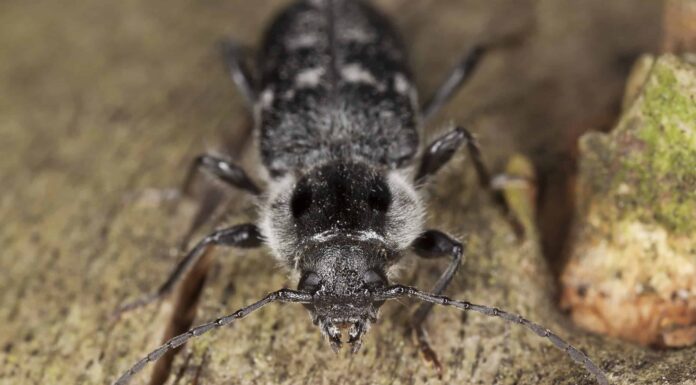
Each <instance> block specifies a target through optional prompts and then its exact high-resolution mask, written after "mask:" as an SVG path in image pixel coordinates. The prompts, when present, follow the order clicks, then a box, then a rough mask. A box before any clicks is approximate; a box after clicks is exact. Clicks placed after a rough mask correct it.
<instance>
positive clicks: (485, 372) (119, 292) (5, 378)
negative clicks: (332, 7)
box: [0, 0, 696, 385]
mask: <svg viewBox="0 0 696 385" xmlns="http://www.w3.org/2000/svg"><path fill="white" fill-rule="evenodd" d="M284 3H286V2H285V1H265V2H263V4H262V5H260V4H259V3H258V2H248V1H241V0H240V1H232V0H230V1H222V2H216V1H207V2H183V1H167V2H161V1H147V2H145V1H136V0H124V1H119V2H79V1H61V2H48V1H39V2H24V1H19V0H8V1H3V2H2V4H0V53H1V54H2V57H3V60H2V61H0V89H2V90H3V91H4V92H2V93H0V154H1V157H0V180H1V181H2V182H1V183H2V193H1V194H2V195H1V196H0V218H1V219H2V225H1V226H0V245H2V247H3V251H2V252H1V253H0V266H1V267H2V269H0V293H2V294H0V295H1V296H0V304H1V305H0V320H2V327H0V384H3V385H4V384H13V385H14V384H71V385H72V384H105V383H108V382H109V381H111V380H113V379H114V378H115V377H116V376H118V375H119V374H120V372H122V371H123V370H125V369H126V368H127V367H129V366H130V365H131V364H133V363H134V362H135V361H136V360H137V359H138V358H140V357H141V356H142V355H143V354H145V353H147V352H148V351H150V350H151V349H152V348H153V347H155V346H157V345H158V343H159V342H160V341H161V339H162V336H163V334H164V333H165V329H166V328H167V327H168V321H169V319H170V314H169V313H170V312H171V309H172V304H171V302H166V303H164V304H163V305H162V306H161V307H157V306H151V307H148V308H146V309H142V310H140V311H137V312H135V313H133V314H129V315H127V316H125V317H124V318H123V319H122V320H121V321H120V322H118V323H112V322H110V321H109V316H110V314H111V312H112V310H113V309H114V308H115V307H116V306H117V305H118V304H120V303H122V302H123V301H125V300H127V299H132V298H135V297H137V296H138V295H139V294H141V293H143V292H145V291H148V290H151V289H153V288H154V287H156V286H157V285H158V284H159V283H160V282H161V280H162V279H163V278H164V277H165V275H166V274H167V273H168V271H169V270H170V269H171V267H172V264H173V262H174V260H175V254H174V253H172V252H171V251H170V250H172V248H173V247H174V246H176V245H178V244H179V241H180V239H181V236H182V234H183V233H185V231H186V228H187V226H188V224H189V222H190V220H191V217H192V216H193V211H194V205H193V202H192V201H182V202H180V204H179V206H178V207H175V208H172V207H171V205H170V203H171V202H170V203H167V202H161V199H160V198H161V194H158V193H157V192H156V191H154V190H151V189H153V188H158V189H161V188H171V187H174V186H176V185H177V184H178V183H179V182H180V181H181V178H182V177H183V175H184V170H185V167H186V166H187V162H188V161H189V160H190V159H192V158H193V156H194V155H195V154H197V153H198V152H200V151H201V150H202V149H206V148H207V146H208V147H209V146H210V144H211V143H212V144H213V145H214V144H215V143H218V142H221V143H226V140H227V138H233V139H237V140H236V143H237V145H240V143H242V141H240V140H239V139H238V138H239V137H240V136H242V133H243V132H245V131H244V129H245V128H246V123H247V122H246V121H245V119H243V118H242V117H243V116H245V111H244V109H243V103H242V100H241V98H240V97H239V96H238V95H237V94H235V93H234V91H233V90H232V88H231V87H230V86H229V82H228V81H227V79H226V77H225V74H224V71H223V70H222V69H221V65H220V64H219V60H218V57H217V56H216V53H215V51H214V49H213V45H214V42H215V41H216V40H218V39H219V38H221V37H223V36H225V35H232V36H235V37H237V38H239V39H240V40H241V41H242V42H246V43H249V44H254V42H255V41H257V39H258V36H259V33H260V31H261V27H262V26H263V25H264V23H265V22H266V21H267V20H268V19H269V17H270V15H271V13H272V12H273V11H274V10H276V9H277V8H278V6H280V5H281V4H284ZM414 3H415V2H413V1H410V0H409V1H406V0H384V1H380V2H379V4H380V6H382V7H383V8H384V9H385V10H386V11H387V12H388V13H389V14H391V15H393V16H394V17H395V20H396V22H397V24H399V27H400V28H401V29H402V30H404V31H405V32H404V35H405V37H406V41H407V42H409V43H410V44H411V45H412V46H413V50H414V52H413V62H414V65H415V72H416V74H417V76H418V77H419V79H420V83H421V85H422V86H423V88H424V89H426V90H432V89H433V88H434V87H435V85H436V83H437V81H438V80H439V79H440V78H441V77H442V76H443V74H444V71H445V70H446V69H447V68H448V67H449V66H450V65H451V64H452V63H454V62H455V61H456V57H457V56H458V53H459V52H460V50H462V49H463V48H465V47H466V46H467V45H468V44H470V43H471V42H473V41H474V40H480V39H489V38H490V39H492V38H495V37H496V36H501V35H506V34H517V33H520V32H521V31H530V30H531V31H532V32H531V33H530V35H529V38H528V39H529V40H527V41H525V42H523V43H522V45H521V46H519V47H512V48H508V49H506V50H503V51H500V52H495V53H494V54H492V55H491V56H489V57H487V58H486V59H485V60H484V62H483V65H482V69H481V71H480V74H479V75H478V76H477V78H476V79H474V80H473V81H472V83H471V84H470V85H469V86H468V87H467V90H466V91H465V92H463V93H462V94H461V95H460V96H458V97H457V98H456V99H455V101H454V103H453V104H452V106H450V107H449V108H448V109H446V110H445V111H444V112H443V114H442V117H443V118H444V117H447V118H452V119H456V120H457V121H461V122H467V121H472V122H473V123H474V131H475V132H478V133H479V134H481V141H482V144H483V147H484V149H485V156H486V159H487V161H488V162H489V163H491V164H494V165H496V166H497V168H501V167H502V165H503V164H504V163H505V159H506V158H507V156H505V155H504V154H509V153H511V152H512V150H513V149H518V150H521V151H524V152H527V153H532V155H533V158H534V161H535V163H537V164H540V162H542V163H543V162H546V163H544V165H547V166H548V165H552V164H553V163H554V162H555V159H554V158H553V157H548V159H547V157H545V156H542V155H540V149H549V151H550V152H551V153H552V154H557V153H560V152H562V151H563V150H564V149H565V144H566V142H567V138H569V137H574V136H573V135H571V134H568V133H567V128H568V127H575V125H576V124H578V125H583V126H586V124H581V123H583V122H585V123H586V122H587V121H589V120H591V119H590V117H588V114H589V115H593V116H594V115H602V114H604V113H605V112H606V110H607V109H609V107H610V106H611V105H612V103H614V101H615V100H618V95H620V92H621V87H622V82H623V80H622V73H621V72H620V71H616V69H615V66H616V61H615V59H616V53H617V52H621V53H624V52H627V51H631V50H636V51H644V50H649V49H650V47H653V46H656V42H654V41H653V39H654V38H653V36H656V35H657V33H656V32H657V30H658V28H659V27H658V26H657V24H656V21H655V20H657V19H658V18H659V17H658V16H655V15H659V12H657V10H659V8H660V4H658V2H644V3H643V2H641V4H640V5H639V4H636V2H635V1H633V0H630V1H628V0H622V1H618V0H617V1H613V2H612V6H610V7H607V6H606V4H605V3H606V2H605V1H603V0H592V1H586V2H582V4H579V3H577V2H574V1H570V0H566V1H557V0H554V1H541V0H540V1H529V2H524V3H520V4H519V5H516V7H515V8H511V7H510V3H509V2H508V1H502V0H496V1H489V2H486V3H485V5H483V4H484V3H482V2H477V1H473V0H471V1H470V0H467V1H461V0H451V1H444V0H438V1H437V2H435V1H420V2H417V3H416V4H414ZM629 11H630V14H632V15H634V17H633V18H630V19H628V18H626V17H625V16H624V15H625V14H626V13H627V12H629ZM571 16H572V17H571ZM535 20H536V23H537V24H534V21H535ZM588 23H589V25H590V26H592V27H590V28H588ZM532 27H533V28H532ZM482 31H485V33H483V32H482ZM618 32H621V33H625V34H626V36H630V37H631V39H629V40H630V41H623V40H611V39H606V36H615V35H616V34H617V33H618ZM600 46H601V47H602V49H600V48H599V47H600ZM578 63H582V64H581V65H579V64H578ZM564 90H573V91H574V92H570V93H569V92H568V91H564ZM577 100H583V103H577ZM585 119H588V120H585ZM434 127H435V126H434ZM559 138H561V139H559ZM233 141H234V140H233ZM558 143H561V144H558ZM247 147H248V146H247ZM462 164H465V163H464V162H459V163H457V165H455V166H453V167H452V168H450V169H448V170H447V172H445V173H443V174H442V175H441V176H439V177H438V178H437V180H438V182H439V183H440V184H441V186H442V187H441V188H438V189H434V190H433V194H432V199H431V203H430V210H431V212H433V213H434V215H433V217H432V219H431V224H432V225H433V226H437V227H438V228H442V229H444V230H446V231H448V232H451V233H452V234H454V235H457V236H460V237H462V238H466V239H468V251H467V257H466V259H467V260H466V264H465V266H464V269H462V273H461V274H459V276H458V278H457V280H456V282H455V284H454V286H453V287H452V289H451V290H449V294H451V295H452V296H454V297H457V298H467V299H469V300H471V301H476V302H480V303H486V304H492V305H497V306H500V307H505V308H508V309H510V310H513V311H517V312H520V313H523V314H525V315H526V316H528V317H530V318H531V319H534V320H537V321H540V322H542V323H544V324H547V325H548V326H549V327H551V328H553V329H555V330H557V331H558V332H559V334H561V335H562V336H564V337H566V338H568V339H569V340H570V341H571V342H573V343H575V344H577V346H579V347H581V348H583V349H585V350H586V351H587V353H588V354H589V355H590V356H591V357H592V358H593V359H595V360H596V361H597V362H598V363H600V364H601V366H602V367H604V368H605V369H606V370H607V371H608V372H609V373H610V378H611V379H612V380H614V382H615V383H617V384H654V383H669V384H688V383H693V380H692V379H693V378H694V377H696V375H695V374H694V371H693V369H692V367H691V363H692V361H693V360H692V357H693V355H694V350H693V349H692V350H690V351H684V350H683V351H674V352H654V351H649V350H644V349H641V348H636V347H632V346H629V345H625V344H623V343H620V342H616V341H611V340H604V339H602V338H599V337H591V336H587V335H585V334H583V333H582V332H579V331H578V330H577V329H576V328H573V327H572V326H571V325H570V324H569V323H568V321H567V320H566V319H564V318H563V317H562V316H561V315H560V314H559V313H558V311H557V310H556V309H555V307H554V306H553V301H552V298H553V290H552V284H551V282H552V280H551V278H550V275H549V274H548V273H547V269H546V267H545V261H544V259H543V258H542V256H541V253H540V251H539V247H538V245H537V242H536V240H535V238H534V237H533V236H532V237H531V238H529V239H528V240H527V241H525V242H524V243H522V244H518V243H517V241H516V240H515V239H514V237H513V236H512V234H511V232H510V231H509V229H508V227H507V224H506V223H505V221H503V220H502V218H501V217H500V215H499V214H498V212H497V211H496V210H495V209H494V208H492V207H491V206H490V204H489V201H488V200H487V198H486V197H485V196H484V195H482V194H478V193H474V191H475V189H473V188H472V186H473V185H474V179H473V177H472V175H471V173H462V170H464V169H466V170H468V168H464V167H465V166H462ZM467 172H468V171H467ZM462 175H466V177H462ZM234 200H235V202H234V204H233V206H234V207H233V208H238V209H239V210H237V212H241V213H242V214H235V215H233V216H232V217H230V218H229V221H230V222H233V223H234V222H240V221H242V220H246V219H248V218H251V217H253V211H252V208H253V205H252V202H250V201H248V200H244V199H241V198H238V197H237V196H235V199H234ZM212 257H213V259H212V269H211V271H210V273H209V274H208V281H209V282H208V285H207V286H206V288H205V290H204V292H203V294H202V300H201V303H200V306H199V310H198V314H197V315H196V317H195V319H196V321H195V323H200V322H203V321H205V320H207V319H209V318H212V317H214V316H217V315H220V314H223V313H225V312H229V311H231V310H233V309H236V308H238V307H239V306H241V305H242V304H246V303H249V302H250V301H252V300H255V299H257V298H260V297H261V296H262V295H263V294H264V293H266V292H268V291H270V290H273V289H275V288H278V287H281V286H283V285H285V284H287V282H286V279H285V278H284V276H283V274H282V272H280V271H278V269H276V266H275V262H273V261H272V260H271V259H270V258H269V257H268V255H267V253H265V252H263V251H261V252H244V253H242V252H239V251H231V252H216V253H215V254H214V255H212ZM442 267H443V266H442V263H441V262H438V261H436V262H429V263H423V264H420V265H419V268H418V273H416V272H415V268H412V269H411V270H409V271H406V272H405V273H404V275H403V280H404V281H405V282H414V283H418V284H419V285H421V286H427V285H428V284H430V283H432V282H434V278H435V277H436V276H437V272H438V271H439V269H441V268H442ZM305 313H306V312H305V310H304V309H302V308H301V307H300V306H289V305H288V306H272V307H269V308H268V309H265V310H263V311H261V312H259V313H258V314H255V315H254V316H252V317H250V318H249V319H246V320H244V321H242V322H240V323H239V324H238V325H236V326H234V327H231V328H228V329H225V330H221V331H219V332H217V333H215V334H212V335H210V336H206V337H203V338H201V339H200V340H198V341H195V342H194V343H192V344H189V345H187V346H185V347H184V348H183V350H182V352H181V353H180V354H179V355H178V356H177V357H176V359H175V361H174V363H173V366H172V369H171V373H172V374H173V375H172V376H170V379H169V383H170V384H172V383H177V384H184V383H196V382H195V381H194V379H198V380H197V381H198V382H197V383H210V384H216V383H278V384H280V383H284V384H285V383H287V384H295V383H327V384H328V383H346V384H350V383H355V384H362V383H366V382H368V383H382V384H387V383H394V384H400V383H438V382H439V381H438V380H437V379H436V378H435V377H434V374H433V371H432V370H431V369H429V368H427V367H426V366H424V365H423V364H422V363H421V361H420V359H419V358H418V357H417V354H416V349H415V348H414V346H413V344H411V343H410V341H409V338H408V337H405V336H404V330H405V319H406V316H407V314H408V309H407V308H406V307H404V306H401V305H399V304H398V303H393V304H389V305H387V306H386V307H385V309H384V311H383V315H382V317H383V318H382V322H380V323H379V324H378V325H376V326H375V327H374V328H373V329H372V330H371V332H370V334H369V335H368V336H367V338H366V340H365V347H364V350H363V351H362V352H361V353H360V354H359V355H357V356H353V357H343V355H339V356H335V355H334V354H333V353H332V352H331V351H330V349H329V348H328V346H327V345H326V343H325V342H324V341H323V340H321V338H320V337H319V334H318V331H317V330H316V329H315V328H314V327H313V326H312V325H311V322H310V321H309V319H308V317H307V315H306V314H305ZM429 325H430V330H431V338H432V340H433V342H434V343H435V345H436V347H437V350H438V352H439V353H440V357H441V358H442V360H443V362H444V363H445V364H446V366H447V371H446V373H445V375H444V380H443V383H486V384H487V383H493V382H494V381H495V383H499V384H513V383H520V384H527V383H539V384H552V383H553V384H590V383H592V381H591V380H590V379H589V378H588V377H587V376H586V374H585V372H584V371H583V370H582V369H581V368H579V367H577V366H576V365H574V364H572V363H571V362H570V360H569V359H568V358H566V357H565V356H564V354H563V353H562V352H558V351H556V350H555V349H554V348H552V347H551V346H550V344H549V343H548V342H546V341H543V340H541V339H539V338H537V337H535V336H533V335H531V334H530V333H527V332H525V331H523V330H521V329H519V328H517V327H514V326H510V327H508V326H505V325H504V324H503V323H501V322H496V321H494V320H488V319H485V318H484V317H482V316H478V315H471V316H467V317H464V316H462V315H461V314H460V313H458V312H457V311H455V310H452V309H444V308H443V309H437V310H436V311H435V313H434V314H433V317H432V319H430V320H429ZM201 363H203V364H202V365H201ZM150 375H151V373H150V371H149V369H148V370H147V371H145V372H143V373H142V375H141V376H138V377H137V378H136V381H134V383H136V384H145V383H148V381H149V377H150Z"/></svg>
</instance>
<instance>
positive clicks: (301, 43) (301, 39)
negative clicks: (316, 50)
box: [286, 33, 319, 51]
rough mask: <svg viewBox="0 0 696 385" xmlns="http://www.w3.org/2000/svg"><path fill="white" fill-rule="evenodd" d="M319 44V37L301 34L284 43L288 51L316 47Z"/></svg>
mask: <svg viewBox="0 0 696 385" xmlns="http://www.w3.org/2000/svg"><path fill="white" fill-rule="evenodd" d="M318 44H319V36H318V35H317V34H315V33H303V34H299V35H296V36H293V37H291V38H289V39H288V40H287V41H286V46H287V48H288V49H289V50H291V51H294V50H298V49H303V48H312V47H316V46H317V45H318Z"/></svg>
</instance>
